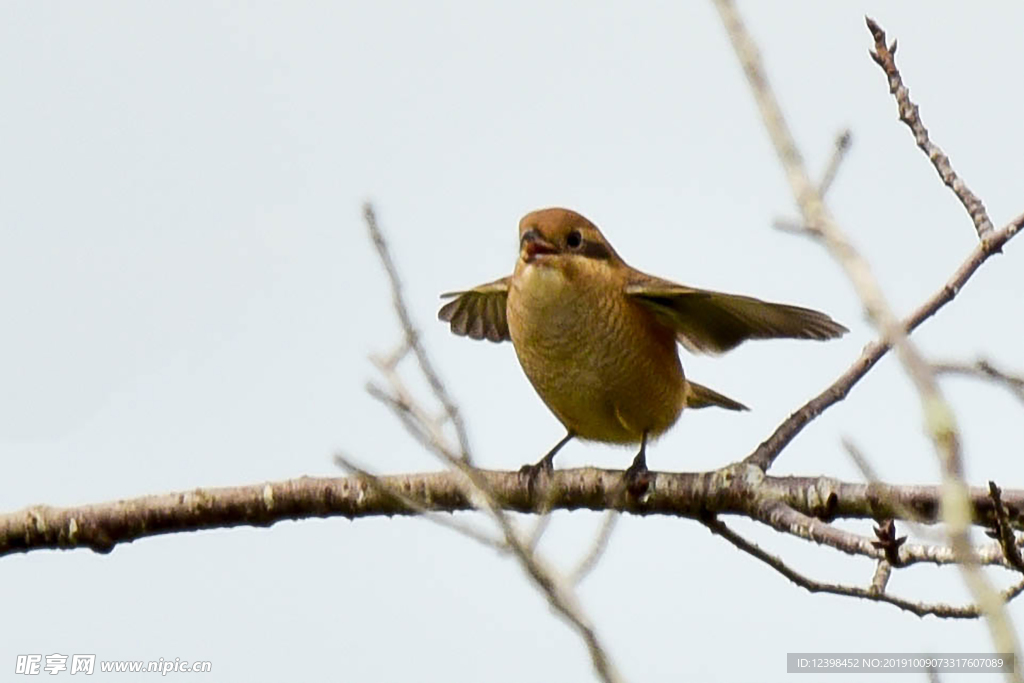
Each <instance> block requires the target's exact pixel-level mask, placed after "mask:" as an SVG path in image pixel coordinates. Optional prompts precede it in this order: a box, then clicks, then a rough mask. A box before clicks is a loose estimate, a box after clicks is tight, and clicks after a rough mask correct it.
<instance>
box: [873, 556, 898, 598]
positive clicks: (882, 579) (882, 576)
mask: <svg viewBox="0 0 1024 683" xmlns="http://www.w3.org/2000/svg"><path fill="white" fill-rule="evenodd" d="M890 576H892V564H890V563H889V560H879V561H878V564H876V565H875V574H874V576H872V577H871V586H870V587H869V588H868V590H870V591H871V592H872V593H876V594H881V593H884V592H885V587H886V585H887V584H888V583H889V577H890Z"/></svg>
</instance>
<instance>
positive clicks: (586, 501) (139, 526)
mask: <svg viewBox="0 0 1024 683" xmlns="http://www.w3.org/2000/svg"><path fill="white" fill-rule="evenodd" d="M474 472H475V473H476V474H477V475H478V476H479V477H480V478H481V480H482V481H484V482H486V485H487V487H488V489H489V490H490V491H491V492H492V493H493V495H494V497H495V501H496V503H497V504H498V505H500V506H501V507H502V509H504V510H508V511H512V512H533V511H535V510H537V509H538V508H539V507H541V506H548V505H550V507H551V509H555V510H617V511H619V512H627V513H630V514H635V515H667V516H674V517H686V518H692V519H699V518H700V517H701V515H702V514H706V513H709V512H710V513H714V514H733V515H744V516H747V517H750V518H752V519H757V520H759V521H763V522H765V523H767V524H771V526H773V527H775V528H777V529H780V530H782V531H785V532H787V533H794V534H796V535H800V536H803V537H809V536H810V532H808V533H804V532H802V531H801V529H802V528H806V527H809V526H810V525H812V523H813V524H815V525H817V524H820V525H823V526H827V525H826V524H825V523H824V521H823V520H833V519H889V518H894V519H901V517H900V510H904V511H906V510H909V511H912V512H913V514H914V516H915V519H919V520H923V521H925V522H937V521H938V509H939V502H940V499H941V495H942V491H941V487H940V486H893V485H886V484H858V483H848V482H842V481H837V480H834V479H829V478H826V477H818V478H815V477H772V476H766V475H763V474H761V473H760V470H758V469H757V468H751V467H747V466H743V465H733V466H730V467H726V468H723V469H721V470H717V471H714V472H700V473H688V472H656V473H652V475H653V476H652V484H651V496H650V497H649V498H648V499H646V500H645V501H644V502H643V503H640V502H639V501H637V500H635V499H633V498H631V497H624V496H622V495H621V486H622V477H623V472H622V471H621V470H604V469H597V468H593V467H586V468H579V469H567V470H555V472H553V473H552V475H551V477H550V479H545V480H544V481H542V482H537V483H536V484H535V485H534V486H531V485H530V484H529V482H528V481H526V480H524V478H523V477H521V476H520V475H519V473H518V472H503V471H493V470H474ZM376 479H378V480H379V481H380V482H382V483H383V486H384V487H386V489H387V490H384V488H382V487H381V486H375V485H374V483H373V482H372V481H370V480H368V479H367V478H366V477H363V476H359V475H356V476H351V477H336V478H312V477H302V478H299V479H290V480H287V481H281V482H269V483H265V484H253V485H249V486H235V487H227V488H210V489H195V490H192V491H182V492H178V493H168V494H162V495H154V496H143V497H140V498H132V499H127V500H121V501H116V502H112V503H101V504H96V505H82V506H76V507H66V508H59V507H49V506H35V507H30V508H26V509H24V510H20V511H17V512H11V513H7V514H4V515H0V556H3V555H9V554H12V553H18V552H28V551H32V550H40V549H44V548H62V549H71V548H88V549H91V550H94V551H97V552H101V553H105V552H110V551H111V550H113V549H114V547H115V546H117V545H118V544H121V543H129V542H131V541H134V540H137V539H140V538H147V537H151V536H159V535H163V534H169V533H179V532H188V531H197V530H200V529H223V528H230V527H235V526H254V527H259V526H270V525H272V524H275V523H277V522H281V521H285V520H295V519H308V518H313V517H347V518H349V519H354V518H358V517H372V516H381V515H387V516H391V515H417V514H423V513H426V512H430V513H450V512H457V511H472V510H476V509H477V506H476V505H475V504H474V502H473V501H471V500H469V496H467V494H466V492H465V490H464V489H465V483H464V480H463V475H462V473H459V472H452V471H445V472H428V473H421V474H397V475H386V476H378V477H376ZM389 491H394V492H397V493H399V494H401V496H402V499H400V498H399V497H397V496H395V495H392V494H391V493H389ZM970 496H971V503H972V507H973V511H974V521H975V523H976V524H978V525H980V526H985V527H994V526H995V524H996V522H995V514H996V513H995V509H994V502H993V499H992V496H991V494H990V492H989V490H988V489H987V488H984V487H975V488H972V489H970ZM404 499H407V500H404ZM412 501H414V504H410V502H412ZM1001 502H1002V505H1003V506H1004V508H1005V509H1006V510H1007V511H1009V518H1012V519H1014V520H1017V521H1018V522H1017V523H1018V524H1019V519H1020V514H1021V511H1024V490H1011V489H1006V490H1003V491H1002V492H1001ZM773 506H775V507H773ZM787 509H788V510H791V511H792V513H790V512H786V510H787ZM771 520H775V521H774V522H773V521H771ZM816 528H818V527H816ZM829 533H831V532H829ZM842 533H843V534H847V533H849V532H842ZM836 538H839V537H836ZM856 538H857V540H856V541H851V542H850V543H848V544H846V545H843V544H842V543H836V544H833V545H836V546H837V547H838V546H840V545H843V547H842V548H841V549H842V550H844V551H845V552H855V551H856V549H857V548H861V549H863V550H864V552H863V554H866V555H867V556H870V557H875V558H878V557H881V556H882V554H881V553H880V552H879V551H877V550H876V549H874V548H870V539H867V537H863V538H864V540H863V541H862V540H861V538H860V537H856ZM990 546H991V547H988V546H986V547H985V548H984V549H982V550H981V551H980V557H981V560H982V561H983V562H984V563H986V564H996V565H1003V566H1009V565H1008V564H1007V562H1006V560H1005V559H1004V558H1003V551H1002V549H1001V548H1000V547H999V545H998V544H995V543H993V544H990ZM869 548H870V549H869ZM900 556H901V561H902V562H903V563H907V564H912V563H914V562H932V563H937V564H947V563H949V562H952V561H953V558H952V555H951V554H950V553H949V550H948V548H945V549H943V548H942V547H938V546H918V545H915V544H910V543H908V544H906V545H904V546H903V547H902V548H901V549H900Z"/></svg>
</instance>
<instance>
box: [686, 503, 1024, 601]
mask: <svg viewBox="0 0 1024 683" xmlns="http://www.w3.org/2000/svg"><path fill="white" fill-rule="evenodd" d="M702 522H703V523H704V525H705V526H707V527H708V528H709V529H710V530H711V532H712V533H715V534H718V535H719V536H721V537H722V538H724V539H725V540H727V541H729V542H730V543H732V544H733V545H734V546H736V547H737V548H739V549H740V550H742V551H743V552H745V553H747V554H749V555H751V556H752V557H755V558H757V559H758V560H761V561H762V562H764V563H765V564H767V565H768V566H769V567H771V568H772V569H774V570H775V571H777V572H779V573H780V574H782V575H783V576H785V577H786V578H787V579H789V580H790V581H792V582H793V583H795V584H796V585H798V586H800V587H802V588H805V589H807V590H808V591H810V592H811V593H833V594H835V595H845V596H848V597H852V598H863V599H865V600H873V601H875V602H885V603H889V604H890V605H895V606H896V607H899V608H900V609H902V610H906V611H907V612H911V613H913V614H916V615H917V616H919V617H923V616H927V615H933V616H936V617H944V618H947V619H976V618H977V617H978V616H980V615H981V610H979V608H978V607H977V605H964V606H957V605H947V604H943V603H924V602H916V601H913V600H906V599H904V598H898V597H895V596H892V595H890V594H888V593H885V592H884V591H882V590H878V589H876V588H875V583H874V582H872V586H871V587H870V588H861V587H860V586H846V585H842V584H838V583H824V582H821V581H816V580H814V579H811V578H809V577H807V576H805V575H804V574H801V573H800V572H798V571H796V570H795V569H793V568H792V567H790V566H789V565H787V564H786V563H785V562H783V561H782V559H781V558H779V557H778V556H776V555H772V554H770V553H768V552H765V551H764V550H762V549H761V548H760V547H758V546H757V545H756V544H755V543H752V542H750V541H748V540H746V539H745V538H743V537H742V536H740V535H739V534H737V533H736V532H734V531H732V530H731V529H730V528H729V527H727V526H726V525H725V524H724V523H723V522H722V521H720V520H718V519H716V518H713V517H711V518H708V519H704V520H702ZM1021 591H1024V580H1021V581H1020V582H1019V583H1017V584H1014V585H1013V586H1011V587H1010V588H1008V589H1006V590H1005V591H1003V592H1002V593H1001V597H1002V599H1003V601H1004V602H1008V601H1009V600H1012V599H1013V598H1014V597H1016V596H1017V595H1019V594H1020V593H1021Z"/></svg>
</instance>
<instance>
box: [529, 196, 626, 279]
mask: <svg viewBox="0 0 1024 683" xmlns="http://www.w3.org/2000/svg"><path fill="white" fill-rule="evenodd" d="M519 259H520V261H522V262H523V263H526V264H536V265H544V266H554V267H559V266H561V267H567V266H569V265H570V264H573V263H576V264H582V263H584V260H587V261H591V262H592V263H594V262H602V263H606V264H608V265H617V264H619V263H621V261H622V259H620V258H619V255H618V254H616V253H615V250H614V249H612V245H610V244H608V240H606V239H605V238H604V235H602V234H601V231H600V230H598V229H597V226H596V225H594V224H593V223H591V222H590V221H589V220H587V219H586V218H584V217H583V216H581V215H580V214H578V213H576V212H575V211H571V210H569V209H558V208H555V209H541V210H539V211H534V212H532V213H528V214H526V215H525V216H523V219H522V220H521V221H519Z"/></svg>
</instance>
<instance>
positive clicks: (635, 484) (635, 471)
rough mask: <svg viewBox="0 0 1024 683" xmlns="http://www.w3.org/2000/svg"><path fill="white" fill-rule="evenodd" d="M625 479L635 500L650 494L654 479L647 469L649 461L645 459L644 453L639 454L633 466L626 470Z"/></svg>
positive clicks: (627, 487) (627, 488)
mask: <svg viewBox="0 0 1024 683" xmlns="http://www.w3.org/2000/svg"><path fill="white" fill-rule="evenodd" d="M623 479H624V481H625V484H626V490H627V491H628V492H629V494H630V495H631V496H633V497H634V498H637V499H642V498H644V497H645V496H646V494H647V493H648V492H649V489H650V486H651V480H652V479H653V477H652V475H651V471H650V470H649V469H647V459H646V458H644V454H643V452H641V453H639V454H637V456H636V459H635V460H633V464H632V465H630V466H629V468H628V469H627V470H626V472H625V475H624V476H623Z"/></svg>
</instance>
